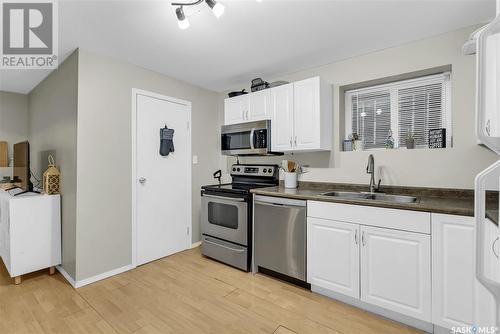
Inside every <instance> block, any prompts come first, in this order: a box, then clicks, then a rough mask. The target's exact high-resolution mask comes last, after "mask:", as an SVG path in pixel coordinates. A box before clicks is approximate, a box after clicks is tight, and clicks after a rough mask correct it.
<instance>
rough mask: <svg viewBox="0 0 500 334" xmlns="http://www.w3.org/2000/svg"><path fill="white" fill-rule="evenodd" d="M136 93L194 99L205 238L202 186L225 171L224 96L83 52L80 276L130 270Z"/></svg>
mask: <svg viewBox="0 0 500 334" xmlns="http://www.w3.org/2000/svg"><path fill="white" fill-rule="evenodd" d="M132 88H138V89H143V90H148V91H152V92H156V93H160V94H164V95H168V96H172V97H175V98H179V99H183V100H188V101H191V102H192V135H193V138H192V151H193V155H197V156H198V161H199V163H198V164H197V165H193V170H192V171H193V172H192V173H193V179H192V192H193V203H192V204H193V242H195V241H198V240H199V239H200V225H199V217H200V196H199V190H200V186H201V185H203V184H206V183H210V182H213V180H212V176H211V175H212V173H213V172H214V170H216V169H218V168H219V165H220V160H219V150H218V146H217V142H218V135H217V134H218V131H219V130H218V129H219V124H220V123H219V120H218V117H217V115H218V102H219V101H218V94H216V93H213V92H210V91H207V90H205V89H202V88H198V87H195V86H192V85H189V84H187V83H184V82H181V81H178V80H175V79H171V78H168V77H166V76H163V75H160V74H158V73H155V72H152V71H149V70H145V69H143V68H140V67H137V66H134V65H131V64H129V63H126V62H122V61H119V60H116V59H112V58H108V57H103V56H98V55H95V54H92V53H89V52H85V51H84V50H80V56H79V93H78V95H79V96H78V198H77V206H78V212H77V221H78V225H77V235H78V242H77V262H78V267H77V275H76V276H77V279H78V280H82V279H85V278H88V277H92V276H94V275H97V274H100V273H103V272H107V271H109V270H113V269H116V268H121V267H123V266H126V265H129V264H131V262H132V241H131V223H132V217H131V198H132V194H131V187H132V185H131V173H132V171H131V137H130V136H131V109H132V107H131V101H132V100H131V99H132Z"/></svg>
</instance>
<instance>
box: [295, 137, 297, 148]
mask: <svg viewBox="0 0 500 334" xmlns="http://www.w3.org/2000/svg"><path fill="white" fill-rule="evenodd" d="M294 144H295V147H297V136H295V139H294Z"/></svg>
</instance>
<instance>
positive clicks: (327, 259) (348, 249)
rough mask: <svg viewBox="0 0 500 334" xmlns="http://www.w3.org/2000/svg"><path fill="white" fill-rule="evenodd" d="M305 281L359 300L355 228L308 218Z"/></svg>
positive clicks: (357, 242)
mask: <svg viewBox="0 0 500 334" xmlns="http://www.w3.org/2000/svg"><path fill="white" fill-rule="evenodd" d="M307 236H308V240H307V254H308V268H307V273H308V274H307V276H308V277H307V281H308V282H309V283H310V284H313V285H315V286H318V287H321V288H324V289H328V290H331V291H334V292H338V293H341V294H344V295H347V296H350V297H354V298H359V240H360V232H359V225H356V224H349V223H342V222H337V221H332V220H326V219H318V218H308V224H307Z"/></svg>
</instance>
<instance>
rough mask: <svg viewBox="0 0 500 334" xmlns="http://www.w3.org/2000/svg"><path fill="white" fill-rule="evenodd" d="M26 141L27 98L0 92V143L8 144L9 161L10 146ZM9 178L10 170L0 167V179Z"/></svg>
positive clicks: (10, 155) (10, 157)
mask: <svg viewBox="0 0 500 334" xmlns="http://www.w3.org/2000/svg"><path fill="white" fill-rule="evenodd" d="M27 139H28V96H26V95H24V94H17V93H10V92H3V91H0V141H6V142H8V144H9V148H8V150H9V159H12V154H13V153H12V152H13V151H12V145H13V144H15V143H18V142H21V141H24V140H27ZM2 176H11V177H12V168H10V167H9V168H7V167H0V177H2Z"/></svg>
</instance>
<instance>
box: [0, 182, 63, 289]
mask: <svg viewBox="0 0 500 334" xmlns="http://www.w3.org/2000/svg"><path fill="white" fill-rule="evenodd" d="M0 256H1V257H2V260H3V263H4V264H5V266H6V268H7V271H8V272H9V275H10V276H11V277H14V278H16V284H17V283H20V277H21V275H24V274H27V273H31V272H34V271H38V270H41V269H46V268H50V269H51V273H53V272H54V268H53V267H55V266H57V265H59V264H61V211H60V196H59V195H54V196H49V195H37V194H25V195H22V196H19V197H13V196H11V195H9V194H8V193H7V192H5V191H3V190H0Z"/></svg>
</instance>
